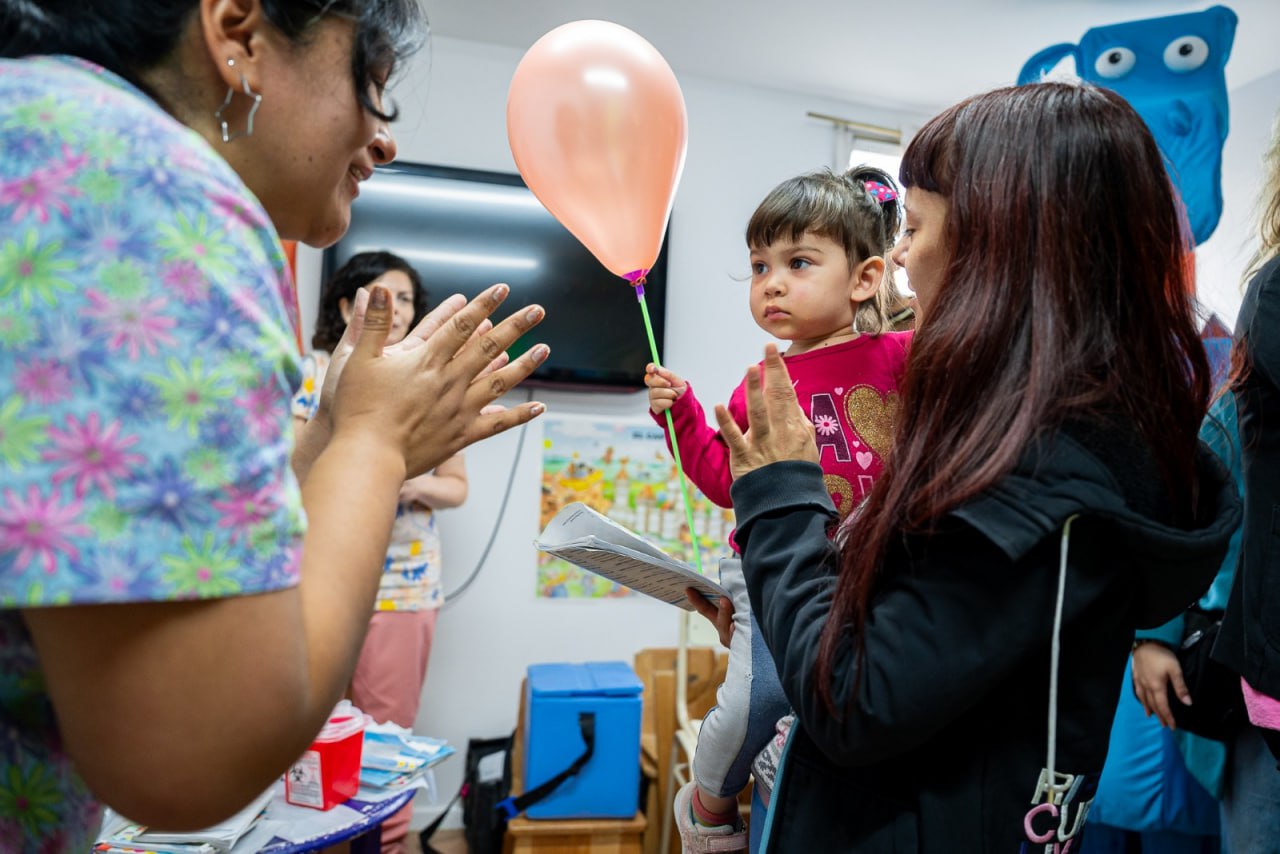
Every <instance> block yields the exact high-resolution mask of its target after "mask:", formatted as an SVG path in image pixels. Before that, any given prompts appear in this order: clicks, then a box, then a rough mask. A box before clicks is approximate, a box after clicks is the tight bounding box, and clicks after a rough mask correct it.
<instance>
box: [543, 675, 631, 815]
mask: <svg viewBox="0 0 1280 854" xmlns="http://www.w3.org/2000/svg"><path fill="white" fill-rule="evenodd" d="M526 686H527V687H526V690H527V691H528V694H527V696H526V697H525V716H526V717H525V721H524V732H525V763H524V789H525V791H526V792H527V791H530V790H531V789H533V788H535V787H536V786H539V785H541V784H542V783H544V782H546V781H547V780H550V779H551V778H552V777H554V776H556V775H557V774H559V773H560V772H561V771H564V770H565V769H566V768H568V767H569V766H570V765H571V764H573V761H574V760H575V759H577V758H578V757H579V756H581V755H582V753H583V751H584V750H586V745H585V744H584V743H583V740H582V729H581V727H580V725H579V723H578V714H579V713H580V712H594V713H595V718H596V720H595V733H596V748H595V753H594V754H593V755H592V757H591V760H590V761H589V762H587V764H586V765H585V766H583V768H582V770H581V771H579V772H578V773H577V775H575V776H573V777H570V778H569V779H568V780H565V781H564V782H563V783H562V784H561V785H560V787H559V788H558V789H556V790H555V791H554V792H553V793H552V794H551V795H549V796H548V797H547V798H546V799H545V800H543V801H541V802H540V803H537V804H534V805H533V806H531V807H529V809H528V811H527V812H526V813H525V814H526V815H527V816H528V817H529V818H631V817H632V816H634V815H635V814H636V809H637V807H638V805H639V801H640V692H641V690H643V687H644V686H643V685H642V684H641V682H640V677H638V676H636V674H635V671H634V670H632V669H631V667H630V665H628V664H627V663H626V662H623V661H589V662H587V663H585V664H531V665H529V675H528V681H527V683H526Z"/></svg>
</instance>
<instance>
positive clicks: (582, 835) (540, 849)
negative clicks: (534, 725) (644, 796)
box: [502, 683, 647, 854]
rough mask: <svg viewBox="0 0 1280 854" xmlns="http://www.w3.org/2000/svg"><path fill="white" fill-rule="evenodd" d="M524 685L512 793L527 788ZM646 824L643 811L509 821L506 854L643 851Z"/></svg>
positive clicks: (513, 754)
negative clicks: (625, 815) (625, 814)
mask: <svg viewBox="0 0 1280 854" xmlns="http://www.w3.org/2000/svg"><path fill="white" fill-rule="evenodd" d="M524 695H525V691H524V684H523V683H522V684H521V686H520V717H519V718H518V719H517V723H516V735H515V738H514V739H513V740H512V742H511V793H512V794H513V795H515V794H518V793H521V792H523V791H524ZM646 825H647V822H646V821H645V817H644V814H643V813H640V812H637V813H636V814H635V815H633V816H632V817H631V818H565V819H558V818H540V819H530V818H525V817H524V816H518V817H517V818H513V819H512V820H511V821H509V822H507V833H506V836H505V837H504V839H503V843H502V851H503V854H553V853H554V854H642V840H643V838H644V829H645V827H646Z"/></svg>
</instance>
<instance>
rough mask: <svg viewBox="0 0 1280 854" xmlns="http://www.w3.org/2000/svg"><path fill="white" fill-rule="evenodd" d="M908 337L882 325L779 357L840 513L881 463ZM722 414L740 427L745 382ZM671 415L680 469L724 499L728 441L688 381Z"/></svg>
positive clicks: (854, 502) (861, 493)
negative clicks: (810, 428)
mask: <svg viewBox="0 0 1280 854" xmlns="http://www.w3.org/2000/svg"><path fill="white" fill-rule="evenodd" d="M910 343H911V333H910V332H885V333H882V334H880V335H861V336H859V337H857V338H855V339H853V340H852V341H846V342H844V343H842V344H834V345H832V346H830V347H821V348H819V349H817V350H810V351H809V352H807V353H801V354H800V355H798V356H785V357H783V361H784V362H785V363H786V366H787V372H788V373H789V374H790V375H791V383H792V385H793V386H795V390H796V397H797V399H798V400H799V401H800V406H801V408H802V409H804V411H805V414H807V415H808V416H809V417H810V418H811V419H813V426H814V433H815V436H816V438H817V441H818V457H819V459H818V462H819V463H820V464H821V466H822V471H823V475H824V478H823V479H824V480H825V481H826V483H827V489H828V490H829V491H830V493H831V499H832V501H834V502H835V505H836V510H838V511H839V512H840V518H842V519H843V518H844V517H845V516H848V515H849V513H850V511H852V510H853V508H854V507H856V506H858V504H859V503H861V501H862V499H863V498H864V497H865V496H866V494H867V493H868V492H869V491H870V490H871V485H872V484H873V483H875V479H876V478H877V477H879V475H880V472H881V470H882V469H883V467H884V455H885V453H886V451H887V450H888V446H889V441H890V439H891V438H892V436H893V420H894V415H895V412H896V410H897V405H898V385H899V383H900V382H901V380H902V375H903V372H904V371H905V369H906V361H907V348H908V347H909V346H910ZM651 414H652V413H651ZM729 414H730V415H731V416H732V417H733V420H734V421H735V422H736V423H737V424H738V426H739V427H740V428H742V429H743V430H746V429H747V393H746V386H745V384H740V385H739V386H738V387H737V388H736V389H734V390H733V395H732V396H731V397H730V398H729ZM671 418H672V423H673V424H674V426H675V433H676V439H677V440H678V441H679V443H680V458H681V463H682V464H683V468H684V473H685V475H687V476H688V478H689V479H690V480H692V481H693V482H694V484H696V485H697V487H698V489H700V490H702V493H703V494H704V495H706V496H707V498H709V499H710V500H711V501H713V502H715V503H716V504H718V505H720V506H721V507H730V506H732V503H731V501H730V499H729V487H730V486H731V485H732V483H733V475H732V474H731V473H730V471H729V448H728V446H727V445H726V444H725V442H724V439H723V438H722V437H721V436H720V431H719V430H716V429H714V428H712V427H710V426H709V425H708V424H707V416H706V413H705V412H704V411H703V409H702V405H701V404H700V403H698V399H697V398H696V397H695V396H694V394H693V386H692V385H690V386H689V387H688V388H686V389H685V393H684V394H682V395H681V396H680V398H679V399H678V400H676V402H675V404H674V405H673V406H672V407H671ZM654 421H656V422H657V423H658V424H659V425H660V426H662V427H663V428H664V430H665V429H666V424H667V420H666V416H665V415H662V414H658V415H654ZM670 444H671V436H670V435H669V434H668V435H667V445H668V447H670Z"/></svg>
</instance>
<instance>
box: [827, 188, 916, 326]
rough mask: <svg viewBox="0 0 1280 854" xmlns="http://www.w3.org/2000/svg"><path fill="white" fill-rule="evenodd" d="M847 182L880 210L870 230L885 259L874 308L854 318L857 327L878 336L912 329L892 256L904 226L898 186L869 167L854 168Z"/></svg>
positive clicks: (873, 301)
mask: <svg viewBox="0 0 1280 854" xmlns="http://www.w3.org/2000/svg"><path fill="white" fill-rule="evenodd" d="M841 178H842V180H844V181H845V183H847V184H849V185H851V187H853V188H854V189H855V191H861V192H863V193H866V194H867V196H869V197H870V199H871V202H872V204H873V205H874V209H875V211H876V216H875V218H874V219H875V222H874V225H872V223H867V225H868V226H872V227H871V228H870V229H869V230H870V231H872V232H873V233H874V240H873V241H871V242H872V243H873V244H874V254H877V255H880V256H883V258H884V279H883V280H882V281H881V283H880V289H879V290H878V291H876V295H875V296H874V297H873V298H872V299H870V300H868V301H867V303H868V304H870V305H869V307H870V306H874V313H873V312H872V311H860V312H858V315H857V316H856V317H855V318H854V328H855V330H857V331H859V332H867V333H871V334H876V333H879V332H888V331H890V330H895V329H904V328H910V327H911V326H912V325H913V320H914V312H913V311H912V310H911V309H910V307H909V304H908V301H907V299H906V296H905V295H904V294H903V293H902V292H901V291H900V290H898V285H897V282H896V281H895V280H894V272H895V271H896V270H897V265H896V264H894V263H893V259H892V258H890V257H889V253H890V252H891V251H892V250H893V245H894V243H895V242H896V241H897V239H898V231H899V229H900V228H901V227H902V203H901V199H900V196H901V193H900V191H899V189H898V183H897V182H896V181H895V180H894V179H893V178H892V177H891V176H890V175H889V173H887V172H885V171H884V170H882V169H877V168H876V167H874V166H867V165H866V164H863V165H860V166H854V167H851V168H850V169H849V170H848V171H846V172H845V173H844V174H843V175H842V176H841Z"/></svg>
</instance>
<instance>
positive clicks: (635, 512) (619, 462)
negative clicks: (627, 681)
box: [538, 416, 734, 599]
mask: <svg viewBox="0 0 1280 854" xmlns="http://www.w3.org/2000/svg"><path fill="white" fill-rule="evenodd" d="M543 429H544V436H543V447H542V513H541V522H540V523H539V525H538V529H539V530H542V528H543V527H545V526H546V524H547V523H548V522H550V521H551V518H552V517H553V516H555V515H556V513H557V512H559V510H560V508H561V507H563V506H565V505H566V504H570V503H572V502H574V501H581V502H582V503H583V504H586V505H587V506H589V507H591V508H592V509H593V510H596V511H598V512H600V513H603V514H605V515H606V516H608V517H609V518H611V519H613V520H614V521H615V522H618V523H619V524H622V525H625V526H626V527H628V528H630V529H631V530H633V531H635V532H636V533H638V534H640V535H641V536H643V537H645V538H646V539H648V540H650V541H651V542H653V543H654V544H655V545H657V546H658V547H659V548H661V549H663V550H664V551H665V552H667V553H668V554H670V555H671V556H672V557H674V558H676V559H678V560H683V561H685V562H687V563H689V564H693V562H694V558H693V547H694V540H695V539H696V541H697V545H698V548H699V549H700V550H701V553H702V565H703V567H705V568H707V571H708V572H709V573H710V574H712V575H713V577H714V573H715V567H717V566H718V565H719V562H720V558H722V557H728V556H730V554H731V553H732V552H731V550H730V549H729V545H728V542H729V532H730V531H732V530H733V525H734V523H733V511H731V510H725V509H723V508H721V507H717V506H716V505H714V504H712V503H711V502H710V501H708V500H707V499H706V497H705V496H703V495H702V493H700V492H698V491H697V489H696V487H694V486H693V484H692V483H690V484H689V490H690V493H689V497H690V498H691V499H692V503H693V527H694V531H693V536H690V533H689V527H688V524H687V523H686V521H685V515H684V506H683V504H681V497H680V480H679V474H678V472H677V470H676V465H675V461H674V460H672V458H671V452H670V451H669V450H667V445H666V441H665V439H664V438H663V433H662V430H661V429H659V428H658V427H657V426H656V425H654V424H653V423H652V422H648V421H605V420H603V419H600V418H592V417H573V416H562V417H559V418H544V419H543ZM538 595H539V596H545V597H549V598H556V599H573V598H586V599H603V598H617V597H622V596H630V595H633V594H632V593H631V591H630V590H628V589H627V588H625V587H621V586H619V585H617V584H614V583H613V582H612V581H609V580H608V579H606V578H601V577H600V576H597V575H595V574H593V573H590V572H587V571H586V570H583V569H579V568H578V567H576V566H574V565H573V564H571V563H567V562H565V561H563V560H560V559H559V558H553V557H552V556H550V555H548V554H544V553H541V552H539V554H538Z"/></svg>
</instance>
